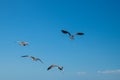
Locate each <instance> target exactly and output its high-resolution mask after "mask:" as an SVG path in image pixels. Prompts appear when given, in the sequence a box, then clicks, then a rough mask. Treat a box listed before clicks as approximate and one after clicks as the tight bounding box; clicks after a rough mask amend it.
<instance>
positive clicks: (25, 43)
mask: <svg viewBox="0 0 120 80" xmlns="http://www.w3.org/2000/svg"><path fill="white" fill-rule="evenodd" d="M61 32H62V33H63V34H68V35H69V38H70V39H71V40H73V39H74V37H75V35H84V33H82V32H77V33H76V34H74V35H73V34H71V33H70V32H68V31H66V30H61ZM18 43H19V45H21V46H27V45H28V44H29V43H28V42H24V41H18ZM21 57H23V58H31V59H32V60H33V61H40V62H41V63H43V61H42V60H41V59H40V58H36V57H34V56H29V55H24V56H21ZM54 67H57V68H58V69H59V70H61V71H63V66H58V65H55V64H52V65H50V66H49V67H48V68H47V70H50V69H52V68H54Z"/></svg>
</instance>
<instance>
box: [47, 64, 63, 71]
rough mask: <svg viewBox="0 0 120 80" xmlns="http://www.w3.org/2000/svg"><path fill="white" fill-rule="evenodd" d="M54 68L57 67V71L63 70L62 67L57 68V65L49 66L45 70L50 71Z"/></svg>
mask: <svg viewBox="0 0 120 80" xmlns="http://www.w3.org/2000/svg"><path fill="white" fill-rule="evenodd" d="M54 67H58V69H59V70H63V66H58V65H54V64H52V65H50V66H49V67H48V68H47V70H50V69H52V68H54Z"/></svg>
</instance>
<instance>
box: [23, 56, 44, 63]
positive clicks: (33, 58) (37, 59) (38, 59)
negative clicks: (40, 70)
mask: <svg viewBox="0 0 120 80" xmlns="http://www.w3.org/2000/svg"><path fill="white" fill-rule="evenodd" d="M21 57H28V58H31V59H32V60H33V61H40V62H41V63H43V61H42V60H41V59H40V58H36V57H33V56H28V55H24V56H21Z"/></svg>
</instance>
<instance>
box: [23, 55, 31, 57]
mask: <svg viewBox="0 0 120 80" xmlns="http://www.w3.org/2000/svg"><path fill="white" fill-rule="evenodd" d="M21 57H29V56H28V55H24V56H21Z"/></svg>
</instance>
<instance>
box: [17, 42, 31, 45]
mask: <svg viewBox="0 0 120 80" xmlns="http://www.w3.org/2000/svg"><path fill="white" fill-rule="evenodd" d="M17 42H18V44H19V45H21V46H26V45H28V44H29V43H28V42H24V41H17Z"/></svg>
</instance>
